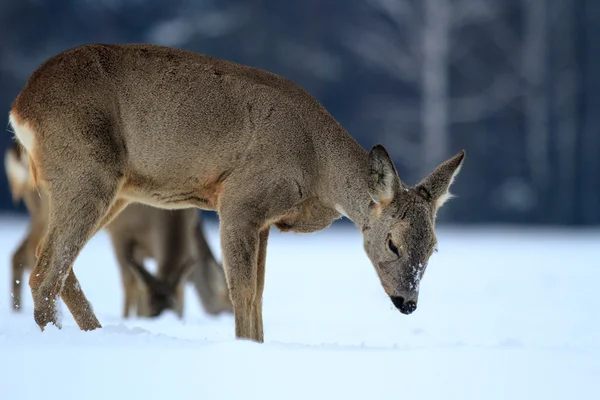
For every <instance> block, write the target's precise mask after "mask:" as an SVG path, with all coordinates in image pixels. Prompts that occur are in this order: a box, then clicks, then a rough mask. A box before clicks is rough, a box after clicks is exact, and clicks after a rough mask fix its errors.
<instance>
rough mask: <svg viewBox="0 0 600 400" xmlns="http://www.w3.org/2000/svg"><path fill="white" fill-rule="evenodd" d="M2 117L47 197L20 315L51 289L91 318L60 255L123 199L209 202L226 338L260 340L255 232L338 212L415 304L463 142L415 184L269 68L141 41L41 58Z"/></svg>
mask: <svg viewBox="0 0 600 400" xmlns="http://www.w3.org/2000/svg"><path fill="white" fill-rule="evenodd" d="M9 120H10V123H11V125H12V127H13V129H14V131H15V134H16V136H17V138H18V140H19V141H20V143H21V144H22V145H23V146H24V147H25V149H26V150H27V153H28V155H29V158H30V161H31V162H30V165H31V168H32V171H33V178H34V180H35V182H36V184H39V185H41V186H43V187H45V190H46V191H47V193H48V196H49V200H50V220H49V224H48V232H47V234H46V235H45V236H44V238H43V240H42V242H41V244H40V246H39V248H38V252H39V257H38V260H37V263H36V266H35V270H34V273H33V274H32V275H31V279H30V280H29V285H30V287H31V291H32V294H33V298H34V303H35V307H34V319H35V321H36V322H37V324H38V325H39V327H40V328H41V329H42V330H43V329H44V327H45V326H46V325H47V324H49V323H56V312H55V301H56V298H57V296H59V295H60V296H61V298H62V299H63V301H64V302H65V303H66V304H67V306H68V308H69V310H70V312H71V313H72V314H73V316H74V317H75V320H76V321H77V323H78V324H79V327H80V328H81V329H82V330H91V329H95V328H99V327H100V326H101V325H100V323H99V321H98V319H97V318H96V316H95V314H94V312H93V311H92V307H91V306H90V304H89V302H88V300H87V299H86V297H85V295H84V293H83V291H82V290H81V288H80V286H79V285H78V284H77V283H78V282H77V278H76V277H75V274H74V273H73V270H72V265H73V262H74V260H75V259H76V257H77V255H78V254H79V252H80V251H81V249H82V247H83V246H84V245H85V243H86V242H87V241H88V240H89V239H90V238H91V237H92V236H93V235H94V233H95V232H96V231H98V230H99V229H101V228H102V227H103V226H105V225H106V224H107V223H108V222H110V221H111V220H112V219H113V218H114V217H115V216H116V215H117V214H118V213H119V212H120V211H121V210H122V209H123V207H125V206H126V205H127V204H128V203H131V202H139V203H144V204H148V205H153V206H156V207H160V208H165V209H177V208H190V207H197V208H200V209H206V210H216V211H217V212H218V214H219V219H220V241H221V250H222V256H223V267H224V269H225V275H226V278H227V283H228V287H229V290H230V296H231V300H232V303H233V312H234V319H235V335H236V337H237V338H240V339H242V338H244V339H250V340H253V341H257V342H262V341H263V337H264V336H263V323H262V293H263V288H264V278H265V262H266V250H267V240H268V236H269V228H270V227H271V226H272V225H275V226H276V227H277V228H278V229H279V230H281V231H294V232H314V231H318V230H322V229H325V228H327V227H328V226H330V224H331V223H332V222H333V221H334V220H336V219H338V218H340V217H341V216H342V215H345V216H347V217H348V218H349V219H350V220H352V221H353V223H354V224H355V225H356V226H357V227H358V229H359V230H360V232H361V233H362V236H363V242H364V250H365V251H366V254H367V255H368V257H369V258H370V261H371V262H372V264H373V266H374V268H375V270H376V271H377V273H378V276H379V279H380V281H381V284H382V286H383V288H384V290H385V292H386V293H387V295H388V296H389V297H390V298H391V301H392V302H393V304H394V305H395V306H396V307H397V308H398V309H399V310H400V311H401V312H402V313H404V314H409V313H411V312H413V311H414V310H415V308H416V307H417V296H418V293H419V281H420V279H421V277H422V275H423V273H424V272H425V267H426V266H427V262H428V260H429V257H430V255H431V254H432V252H433V250H434V248H435V246H436V235H435V233H434V222H435V216H436V211H437V210H438V209H439V207H441V206H442V204H443V203H444V202H445V201H446V200H447V199H448V198H449V197H450V195H449V192H448V189H449V187H450V185H451V184H452V182H453V180H454V177H455V176H456V175H457V173H458V172H459V169H460V167H461V165H462V163H463V160H464V157H465V153H464V151H461V152H459V153H458V154H457V155H455V156H454V157H452V158H450V159H448V160H446V161H445V162H443V163H442V164H440V165H439V166H438V167H437V168H436V169H435V170H434V171H432V173H431V174H430V175H429V176H427V177H426V178H424V179H423V180H422V181H421V182H420V183H418V184H417V185H416V186H414V187H409V186H406V185H405V184H404V183H402V182H401V180H400V178H399V177H398V175H397V172H396V168H395V166H394V164H393V162H392V160H391V159H390V157H389V155H388V153H387V152H386V150H385V149H384V147H383V146H381V145H375V146H374V147H373V148H372V149H371V150H370V152H368V151H366V150H365V149H363V148H362V147H361V146H360V145H359V144H358V143H357V142H356V141H355V140H354V139H353V138H352V137H351V136H350V135H349V134H348V133H347V132H346V130H345V129H344V128H343V127H342V126H341V125H340V124H339V123H338V122H337V121H336V120H335V119H334V118H333V117H332V116H331V115H330V114H329V113H328V112H327V111H326V110H325V108H323V107H322V106H321V104H320V103H319V102H318V101H317V100H316V99H314V98H313V97H312V96H311V95H310V94H308V93H307V92H306V91H305V90H303V89H302V88H301V87H299V86H298V85H296V84H295V83H293V82H291V81H290V80H287V79H285V78H282V77H280V76H277V75H275V74H272V73H270V72H268V71H264V70H260V69H256V68H252V67H248V66H244V65H240V64H236V63H233V62H228V61H225V60H221V59H217V58H213V57H210V56H207V55H202V54H196V53H192V52H188V51H185V50H179V49H173V48H168V47H163V46H156V45H149V44H123V45H111V44H90V45H84V46H81V47H77V48H74V49H71V50H68V51H65V52H62V53H60V54H58V55H56V56H53V57H51V58H50V59H49V60H47V61H46V62H44V63H43V64H42V65H41V66H40V67H39V68H38V69H37V70H36V71H35V72H33V74H32V75H31V77H30V78H29V80H28V82H27V83H26V85H25V87H24V88H23V90H22V91H21V92H20V93H19V94H18V96H17V98H16V99H15V101H14V102H13V106H12V109H11V111H10V114H9Z"/></svg>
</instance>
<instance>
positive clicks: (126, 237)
mask: <svg viewBox="0 0 600 400" xmlns="http://www.w3.org/2000/svg"><path fill="white" fill-rule="evenodd" d="M5 170H6V173H7V177H8V181H9V186H10V190H11V193H12V196H13V201H14V202H17V201H19V200H20V199H23V201H24V203H25V206H26V208H27V211H28V213H29V216H30V224H29V229H28V232H27V234H26V236H25V238H24V239H23V241H22V242H21V244H20V245H19V246H18V248H17V249H16V251H15V252H14V253H13V258H12V277H11V281H12V292H11V295H12V306H13V309H15V310H20V308H21V303H22V301H21V296H22V286H23V276H24V273H25V271H26V270H31V269H32V268H33V266H34V265H35V261H36V257H35V249H36V247H37V245H38V244H39V242H40V240H41V239H42V238H43V236H44V234H45V233H46V228H47V224H48V201H47V196H45V195H44V194H43V192H39V193H38V191H36V190H35V189H34V188H33V187H32V186H31V185H30V184H29V167H28V160H27V157H26V155H25V154H24V152H22V151H21V150H20V149H19V147H18V146H17V145H16V144H15V145H14V146H12V147H11V148H9V149H8V150H7V151H6V153H5ZM105 230H106V231H107V233H108V235H109V237H110V240H111V243H112V246H113V250H114V252H115V256H116V258H117V261H118V265H119V269H120V273H121V278H122V284H123V289H124V303H123V317H125V318H127V317H129V316H130V312H131V311H133V312H135V313H136V315H137V316H139V317H155V316H158V315H160V314H161V313H162V312H163V311H165V310H173V311H175V313H176V314H177V315H178V316H179V317H182V315H183V307H184V296H183V291H184V288H185V283H186V282H191V283H192V284H193V285H194V287H195V289H196V292H197V294H198V296H199V298H200V301H201V304H202V306H203V308H204V310H205V311H206V312H207V313H208V314H210V315H217V314H220V313H223V312H225V313H230V312H232V305H231V301H230V299H229V291H228V288H227V282H226V280H225V275H224V272H223V269H222V267H221V265H220V264H219V263H218V262H217V261H216V259H215V257H214V255H213V253H212V251H211V249H210V247H209V245H208V243H207V242H206V238H205V236H204V233H203V230H202V221H201V219H200V216H199V215H198V213H197V212H196V210H194V209H186V210H174V211H168V210H161V209H157V208H155V207H150V206H146V205H143V204H131V205H130V206H129V207H127V208H126V209H125V210H124V211H123V212H122V213H121V214H120V215H119V217H118V218H116V219H115V220H113V221H112V222H111V223H110V224H109V225H107V226H106V228H105ZM148 258H150V259H153V260H154V261H155V262H156V264H157V267H158V271H157V274H156V275H154V274H152V273H150V272H149V271H148V270H147V268H146V267H145V266H144V260H145V259H148Z"/></svg>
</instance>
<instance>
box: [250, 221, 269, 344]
mask: <svg viewBox="0 0 600 400" xmlns="http://www.w3.org/2000/svg"><path fill="white" fill-rule="evenodd" d="M258 239H259V242H258V258H257V263H256V264H257V269H256V295H255V297H254V306H253V314H252V319H253V325H254V337H255V338H256V340H257V341H258V342H260V343H262V342H263V341H264V335H263V318H262V295H263V290H264V287H265V266H266V263H267V243H268V240H269V228H264V229H263V230H262V231H260V234H259V237H258Z"/></svg>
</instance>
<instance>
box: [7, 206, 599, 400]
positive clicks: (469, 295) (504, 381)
mask: <svg viewBox="0 0 600 400" xmlns="http://www.w3.org/2000/svg"><path fill="white" fill-rule="evenodd" d="M25 229H26V225H25V220H24V219H16V218H14V217H3V218H2V219H0V263H1V264H0V265H3V266H4V273H1V274H0V398H1V399H11V400H16V399H48V400H51V399H61V400H66V399H85V400H94V399H102V400H105V399H115V400H117V399H137V398H139V399H167V398H168V399H240V398H244V399H254V398H256V399H271V398H273V399H275V398H276V399H328V400H329V399H350V400H351V399H396V398H397V399H460V400H464V399H486V400H492V399H502V400H505V399H511V400H514V399H544V400H548V399H578V400H580V399H595V400H597V399H600V311H599V310H600V295H599V292H600V289H598V287H599V285H600V257H599V255H600V231H598V230H596V231H593V230H590V231H584V230H579V231H541V230H528V229H485V230H484V229H455V228H452V229H451V228H445V229H443V228H442V227H440V228H439V229H438V239H439V252H438V253H436V254H434V256H433V257H432V259H431V262H430V264H429V267H428V269H427V273H426V275H425V278H424V280H423V282H422V284H421V294H420V298H419V307H418V309H417V311H416V312H415V313H414V314H412V315H410V316H405V315H402V314H400V313H399V312H398V311H396V310H394V309H393V306H392V305H391V302H390V301H389V299H388V298H387V297H386V295H385V294H384V292H383V289H382V288H381V287H380V285H379V282H378V280H377V278H376V275H375V272H374V271H373V269H372V267H371V265H370V263H369V261H368V259H367V257H366V255H365V254H364V252H363V250H362V244H361V239H360V235H359V233H358V231H357V230H356V229H352V228H348V227H346V226H339V225H337V226H334V227H332V228H330V229H328V230H326V231H322V232H319V233H315V234H311V235H294V234H280V233H278V232H277V231H276V230H273V231H272V233H271V237H270V240H269V248H268V257H267V278H266V288H265V295H264V325H265V343H264V344H262V345H259V344H255V343H251V342H245V341H235V340H234V329H233V318H232V317H231V316H221V317H208V316H206V315H205V314H203V311H202V309H201V306H200V305H199V303H198V301H197V299H196V296H195V293H194V292H193V290H192V289H191V288H188V292H187V294H188V297H187V303H186V313H185V318H184V320H183V321H180V320H178V319H177V318H175V317H174V316H173V315H164V316H162V317H161V318H159V319H158V320H154V321H148V320H139V319H132V320H123V319H122V318H121V317H120V312H121V301H122V292H121V287H120V283H119V276H118V271H117V267H116V264H115V259H114V257H113V254H112V249H111V248H110V245H109V241H108V238H107V236H106V234H105V233H103V232H101V233H99V234H98V235H97V236H96V237H94V238H93V239H92V241H91V242H90V243H89V244H88V245H87V246H86V247H85V248H84V250H83V252H82V253H81V255H80V256H79V258H78V259H77V261H76V263H75V269H76V272H77V275H78V277H79V280H80V282H81V284H82V286H83V289H84V291H85V293H86V295H87V297H88V298H89V299H90V300H91V302H92V304H93V306H94V309H95V311H96V314H97V316H98V317H99V319H100V321H101V323H102V324H103V326H104V327H103V329H101V330H97V331H94V332H87V333H84V332H80V331H79V330H78V328H77V327H76V325H75V323H74V321H73V319H72V317H71V315H70V314H69V313H68V311H67V310H66V308H64V306H63V310H64V311H63V316H64V317H63V324H64V328H63V329H62V330H57V329H48V330H47V331H45V332H44V333H41V332H40V331H39V329H38V327H37V326H36V325H35V323H34V321H33V316H32V309H33V307H32V301H31V294H30V292H29V287H28V286H27V283H26V282H27V280H26V279H25V282H24V283H23V284H24V285H25V293H26V299H25V304H24V309H23V312H22V314H21V315H16V314H14V313H12V312H11V311H10V293H9V292H10V290H9V287H10V286H9V261H10V255H11V253H12V251H13V249H14V248H15V246H16V244H17V242H18V241H19V240H20V239H21V238H22V235H23V234H24V232H25ZM206 231H207V233H208V239H209V242H210V243H211V245H212V246H213V249H214V251H215V253H216V254H217V255H218V256H219V258H220V250H219V248H218V227H217V226H216V225H215V224H210V225H209V226H208V227H207V229H206Z"/></svg>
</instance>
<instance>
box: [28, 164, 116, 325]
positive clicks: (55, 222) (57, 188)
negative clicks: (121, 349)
mask: <svg viewBox="0 0 600 400" xmlns="http://www.w3.org/2000/svg"><path fill="white" fill-rule="evenodd" d="M106 174H107V171H106V169H104V168H102V166H95V168H88V169H85V170H83V169H82V168H79V170H78V173H77V176H71V178H72V179H71V180H66V179H64V178H65V177H62V176H60V177H52V179H51V180H50V182H52V183H53V184H52V185H49V186H48V196H49V200H50V201H49V223H48V229H47V232H46V235H45V236H44V238H43V239H42V242H41V244H40V247H39V250H40V251H39V256H38V259H37V262H36V265H35V268H34V270H33V272H32V274H31V277H30V279H29V285H30V287H31V292H32V295H33V301H34V318H35V321H36V323H37V324H38V325H39V326H40V328H41V329H42V330H43V329H44V327H45V326H46V325H48V324H49V323H53V324H55V325H57V326H58V321H57V315H56V300H57V297H58V295H59V294H60V295H61V298H62V299H63V300H64V302H65V304H66V305H67V307H68V308H69V311H70V312H71V314H72V315H73V317H74V318H75V321H76V322H77V325H78V326H79V328H80V329H82V330H92V329H96V328H99V327H100V323H99V322H98V320H97V318H96V316H95V315H94V312H93V310H92V307H91V305H90V303H89V302H88V300H87V299H86V297H85V295H84V294H83V291H82V290H81V287H80V286H79V283H78V282H77V278H76V277H75V275H74V274H73V273H72V270H71V269H72V267H73V262H74V261H75V259H76V258H77V256H78V255H79V253H80V251H81V249H82V248H83V246H84V245H85V244H86V243H87V242H88V241H89V239H90V238H91V237H92V236H93V235H94V234H95V233H96V231H97V230H99V229H100V228H101V227H100V226H99V224H100V222H101V221H102V218H103V217H104V216H105V215H106V214H107V213H108V212H109V209H110V208H111V205H113V203H114V199H115V197H116V193H117V190H118V187H119V180H118V179H111V177H110V176H106ZM103 175H105V176H103ZM73 178H75V179H73ZM66 283H68V285H67V287H66V290H63V288H64V285H65V284H66Z"/></svg>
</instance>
